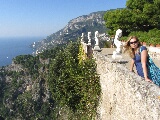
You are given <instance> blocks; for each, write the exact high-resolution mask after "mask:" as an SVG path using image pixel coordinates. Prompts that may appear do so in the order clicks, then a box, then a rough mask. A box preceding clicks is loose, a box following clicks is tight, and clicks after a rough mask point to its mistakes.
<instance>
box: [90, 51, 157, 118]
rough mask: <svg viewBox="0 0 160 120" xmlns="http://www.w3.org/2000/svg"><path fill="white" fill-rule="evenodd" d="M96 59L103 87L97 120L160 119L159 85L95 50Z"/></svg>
mask: <svg viewBox="0 0 160 120" xmlns="http://www.w3.org/2000/svg"><path fill="white" fill-rule="evenodd" d="M93 56H94V58H95V60H96V63H97V73H98V74H99V75H100V83H101V88H102V95H101V99H100V104H99V108H98V113H99V115H98V118H97V119H98V120H160V89H159V87H158V86H156V85H155V84H153V83H149V82H146V81H144V79H143V78H141V77H139V76H138V75H136V74H135V73H132V72H130V71H129V70H128V69H127V68H126V66H125V64H119V63H113V62H112V60H111V59H110V58H108V57H107V56H104V55H102V54H101V53H100V52H96V51H94V52H93Z"/></svg>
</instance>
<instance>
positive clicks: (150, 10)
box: [104, 0, 160, 35]
mask: <svg viewBox="0 0 160 120" xmlns="http://www.w3.org/2000/svg"><path fill="white" fill-rule="evenodd" d="M104 20H105V22H106V27H107V28H109V29H110V33H109V34H113V33H115V30H117V29H119V28H120V29H122V31H123V35H128V34H129V33H130V32H132V31H147V32H148V31H149V30H151V29H153V28H157V29H159V28H160V0H141V1H140V0H128V1H127V2H126V8H124V9H116V10H113V11H107V12H106V13H105V15H104Z"/></svg>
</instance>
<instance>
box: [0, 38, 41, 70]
mask: <svg viewBox="0 0 160 120" xmlns="http://www.w3.org/2000/svg"><path fill="white" fill-rule="evenodd" d="M42 39H43V37H12V38H11V37H10V38H0V67H2V66H7V65H10V64H11V63H12V59H13V58H14V57H16V56H18V55H28V54H32V53H33V52H35V50H34V49H33V48H31V47H30V45H31V44H32V43H34V42H37V41H41V40H42Z"/></svg>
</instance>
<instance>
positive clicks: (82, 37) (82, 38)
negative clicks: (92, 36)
mask: <svg viewBox="0 0 160 120" xmlns="http://www.w3.org/2000/svg"><path fill="white" fill-rule="evenodd" d="M81 42H84V33H82V36H81Z"/></svg>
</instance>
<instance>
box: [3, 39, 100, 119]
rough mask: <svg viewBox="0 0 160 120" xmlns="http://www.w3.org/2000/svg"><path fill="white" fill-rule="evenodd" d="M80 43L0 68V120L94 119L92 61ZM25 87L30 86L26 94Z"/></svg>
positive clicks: (95, 88) (96, 87) (96, 81)
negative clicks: (11, 67)
mask: <svg viewBox="0 0 160 120" xmlns="http://www.w3.org/2000/svg"><path fill="white" fill-rule="evenodd" d="M83 56H85V54H84V51H83V50H82V46H81V45H80V43H79V42H70V43H69V44H68V45H61V46H55V47H53V48H52V49H49V50H46V51H44V52H43V53H41V54H39V55H37V56H35V57H33V56H31V55H20V56H17V57H15V59H14V60H13V62H14V64H15V65H16V67H17V69H16V70H15V69H8V68H6V67H3V68H1V71H0V75H1V76H0V77H1V80H0V116H1V117H3V118H5V119H7V120H11V119H12V120H17V119H26V120H35V119H38V120H51V119H53V120H62V119H72V120H73V119H75V120H77V119H78V120H80V119H83V120H91V119H95V116H96V110H97V106H98V101H99V97H100V94H101V88H100V81H99V76H98V75H97V73H96V64H95V61H94V59H92V58H90V59H89V58H85V59H83V60H82V59H81V58H83ZM27 85H32V87H31V89H30V90H26V86H27Z"/></svg>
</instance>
